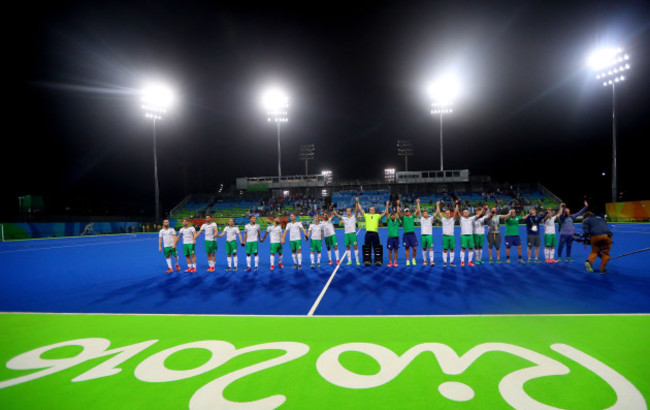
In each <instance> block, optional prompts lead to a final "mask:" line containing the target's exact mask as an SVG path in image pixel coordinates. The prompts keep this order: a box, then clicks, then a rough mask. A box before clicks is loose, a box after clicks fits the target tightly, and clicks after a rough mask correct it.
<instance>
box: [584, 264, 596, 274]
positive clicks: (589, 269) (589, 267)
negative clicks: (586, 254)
mask: <svg viewBox="0 0 650 410" xmlns="http://www.w3.org/2000/svg"><path fill="white" fill-rule="evenodd" d="M585 268H586V269H587V272H589V273H593V272H594V268H592V267H591V263H589V261H586V262H585Z"/></svg>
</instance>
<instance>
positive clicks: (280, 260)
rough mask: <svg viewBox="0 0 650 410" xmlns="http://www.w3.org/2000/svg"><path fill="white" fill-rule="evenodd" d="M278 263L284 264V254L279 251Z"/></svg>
mask: <svg viewBox="0 0 650 410" xmlns="http://www.w3.org/2000/svg"><path fill="white" fill-rule="evenodd" d="M278 263H279V264H282V254H281V253H278Z"/></svg>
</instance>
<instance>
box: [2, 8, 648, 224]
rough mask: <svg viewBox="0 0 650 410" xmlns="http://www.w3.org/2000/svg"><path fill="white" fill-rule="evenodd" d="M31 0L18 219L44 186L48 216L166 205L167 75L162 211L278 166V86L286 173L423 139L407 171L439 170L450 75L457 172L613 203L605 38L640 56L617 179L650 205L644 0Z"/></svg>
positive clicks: (382, 158)
mask: <svg viewBox="0 0 650 410" xmlns="http://www.w3.org/2000/svg"><path fill="white" fill-rule="evenodd" d="M23 3H24V4H22V5H20V6H17V7H18V8H19V9H21V10H19V12H18V13H16V14H15V18H16V19H18V22H17V23H18V27H20V28H19V29H17V30H15V32H14V33H12V35H10V36H9V37H8V38H7V39H6V40H7V42H8V47H7V48H6V49H5V52H6V53H8V54H5V59H4V61H5V71H6V72H8V73H9V74H10V77H9V78H8V82H9V84H8V86H9V90H10V96H11V97H13V98H10V99H9V102H10V104H11V105H12V107H11V108H10V109H8V110H7V109H5V112H6V113H8V114H9V115H8V116H7V119H8V121H7V124H15V126H14V127H12V129H11V130H9V131H8V132H6V133H5V139H4V140H5V144H10V143H15V142H18V146H17V147H16V144H13V146H14V148H12V149H11V150H10V149H8V148H9V145H5V150H3V153H4V155H3V161H2V164H3V168H4V172H3V174H4V176H5V178H4V183H3V185H4V189H2V201H1V205H2V215H5V217H6V218H7V217H8V218H10V217H11V216H12V215H14V214H15V213H16V211H17V199H16V197H17V196H18V195H24V194H39V195H44V196H45V197H46V207H48V211H49V212H52V213H57V212H58V211H60V210H62V209H64V208H65V207H69V208H70V209H71V211H70V212H75V211H77V210H82V209H86V208H87V209H92V210H93V212H94V213H97V214H134V213H140V212H143V213H145V214H152V213H153V154H152V130H151V128H152V127H151V123H150V122H149V121H147V120H146V119H145V118H144V117H143V115H142V113H141V111H140V109H139V105H140V104H139V96H138V91H139V89H140V88H141V87H142V86H143V85H144V84H146V83H147V82H150V81H151V80H161V81H165V82H167V83H168V84H169V85H170V86H171V87H172V88H173V89H174V90H175V91H176V93H177V99H178V101H177V105H176V106H175V108H174V109H173V112H172V113H171V114H170V115H168V116H167V118H165V119H164V120H163V121H162V122H160V123H159V124H158V125H159V126H158V159H159V163H158V165H159V175H160V187H161V200H162V207H163V210H164V211H167V210H169V208H171V207H172V206H174V205H175V204H176V203H177V202H178V201H180V200H181V199H182V198H183V197H184V196H185V195H186V194H189V193H193V192H211V191H216V190H217V189H218V186H219V184H221V183H223V184H224V185H226V186H229V185H231V184H234V180H235V177H237V176H260V175H275V174H276V173H277V153H276V143H277V141H276V134H275V128H274V126H273V125H271V124H269V123H267V122H266V117H265V115H264V112H263V110H262V109H261V107H260V102H259V101H260V95H261V93H262V91H263V90H264V88H265V87H266V86H267V85H269V84H280V85H282V86H283V87H284V88H285V89H286V90H287V92H288V93H289V95H290V120H289V123H288V125H287V127H286V128H285V129H284V131H283V135H282V154H283V165H282V170H283V174H284V175H288V174H297V173H302V172H304V163H303V162H301V161H299V160H298V151H299V147H300V145H301V144H308V143H314V144H316V150H317V151H316V159H315V160H314V161H311V162H310V170H313V171H315V172H320V171H321V170H323V169H330V170H332V171H333V173H334V177H335V178H338V179H341V178H342V179H356V178H379V177H382V176H383V169H384V168H387V167H391V166H392V167H396V168H397V169H398V170H402V169H403V166H404V163H403V159H402V158H401V157H397V153H396V141H397V140H398V139H410V140H412V142H413V144H414V147H415V150H416V155H415V156H414V157H411V158H410V159H409V169H411V170H418V169H438V168H439V121H438V119H437V118H435V117H433V116H432V115H431V114H430V113H429V101H428V100H427V98H426V93H425V87H426V85H427V83H428V82H429V81H431V80H432V79H434V78H435V76H436V75H437V74H438V73H440V72H445V71H449V70H453V71H455V72H456V73H458V76H459V77H460V78H461V80H462V81H463V91H464V92H463V94H462V95H461V97H460V98H459V99H458V102H457V104H456V107H455V112H454V113H453V114H452V115H451V116H449V117H446V118H445V124H444V134H445V168H446V169H465V168H468V169H469V170H470V172H471V173H472V174H473V175H490V176H491V177H492V178H493V179H495V180H497V181H510V182H519V181H521V182H541V183H543V184H544V185H546V186H547V187H548V188H550V189H551V190H552V191H554V192H555V193H557V194H558V195H560V197H562V198H563V199H566V200H567V201H568V202H569V203H571V201H573V202H577V201H580V202H581V199H582V198H583V197H584V196H587V197H588V198H590V199H591V200H592V201H593V202H594V204H595V205H596V204H600V206H602V204H603V203H604V201H605V200H608V199H609V196H610V186H611V185H610V184H611V180H610V173H611V132H612V125H611V107H612V96H611V89H609V88H605V87H603V86H602V84H600V83H599V82H598V81H596V80H595V78H594V76H593V74H592V73H591V72H590V71H589V70H588V69H587V67H586V60H587V57H588V55H589V53H590V51H591V50H593V49H594V48H596V47H597V46H599V45H621V46H622V47H624V48H625V49H626V51H627V52H628V53H629V54H630V55H631V58H632V63H631V65H632V69H631V71H630V72H629V74H628V81H626V82H625V83H624V84H622V85H621V86H619V87H618V88H617V104H618V113H617V114H618V135H619V138H618V142H619V188H620V190H621V191H623V192H624V197H623V198H624V199H625V200H635V199H650V192H649V191H650V189H649V188H648V186H649V184H648V183H647V181H646V179H647V171H645V169H646V166H645V165H646V164H647V158H648V155H647V149H641V145H642V144H647V142H644V141H645V140H646V138H647V136H648V132H647V130H648V129H650V119H649V117H650V116H649V115H648V102H649V96H650V79H649V77H650V76H649V75H648V72H649V70H648V67H649V65H648V62H647V61H648V56H647V53H648V50H650V36H649V30H648V29H649V28H650V2H647V1H622V0H616V1H584V2H583V1H571V2H548V1H518V2H511V3H505V2H498V1H480V2H466V1H454V2H434V1H427V2H415V1H407V2H404V1H402V2H368V3H366V4H365V5H359V4H357V2H346V3H340V4H338V5H337V4H333V3H327V2H325V3H322V2H321V3H318V2H315V3H314V2H306V3H300V5H295V4H289V3H286V4H282V3H277V2H263V3H254V2H227V3H226V2H223V4H222V2H199V1H183V2H180V1H179V2H168V1H148V2H146V1H129V2H119V1H108V2H97V1H95V2H51V3H50V4H49V5H47V6H38V7H37V6H36V5H35V4H31V3H28V2H23ZM351 5H352V6H351ZM6 17H7V18H9V16H6ZM603 172H604V173H605V174H606V175H605V176H603V175H602V173H603ZM580 202H578V203H580ZM574 206H577V205H574ZM86 212H87V210H86Z"/></svg>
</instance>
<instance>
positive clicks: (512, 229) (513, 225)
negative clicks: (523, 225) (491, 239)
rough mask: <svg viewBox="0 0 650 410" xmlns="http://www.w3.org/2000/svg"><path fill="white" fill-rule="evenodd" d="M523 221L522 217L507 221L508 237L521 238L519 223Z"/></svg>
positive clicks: (511, 218)
mask: <svg viewBox="0 0 650 410" xmlns="http://www.w3.org/2000/svg"><path fill="white" fill-rule="evenodd" d="M522 219H524V218H523V217H521V216H513V217H510V218H509V219H506V220H505V225H506V236H519V221H521V220H522Z"/></svg>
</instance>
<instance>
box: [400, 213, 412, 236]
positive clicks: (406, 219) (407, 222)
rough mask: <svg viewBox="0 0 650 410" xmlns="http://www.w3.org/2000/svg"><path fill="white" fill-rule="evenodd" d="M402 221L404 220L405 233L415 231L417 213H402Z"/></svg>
mask: <svg viewBox="0 0 650 410" xmlns="http://www.w3.org/2000/svg"><path fill="white" fill-rule="evenodd" d="M402 221H403V222H404V225H403V226H404V233H410V232H415V215H409V216H406V215H402Z"/></svg>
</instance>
